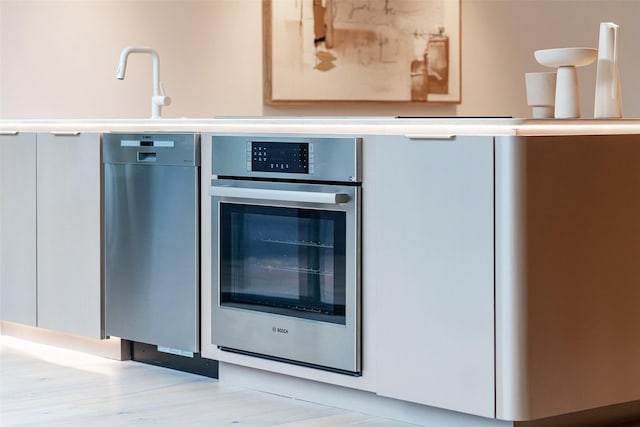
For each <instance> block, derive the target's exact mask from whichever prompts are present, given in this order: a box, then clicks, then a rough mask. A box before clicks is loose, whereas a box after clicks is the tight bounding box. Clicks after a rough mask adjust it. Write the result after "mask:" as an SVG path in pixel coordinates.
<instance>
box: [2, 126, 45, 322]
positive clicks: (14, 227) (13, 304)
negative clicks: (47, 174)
mask: <svg viewBox="0 0 640 427" xmlns="http://www.w3.org/2000/svg"><path fill="white" fill-rule="evenodd" d="M36 277H37V276H36V135H35V133H26V134H25V133H20V134H15V135H0V319H1V320H8V321H11V322H17V323H23V324H26V325H30V326H36V321H37V318H36Z"/></svg>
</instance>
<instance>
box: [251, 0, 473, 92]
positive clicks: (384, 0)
mask: <svg viewBox="0 0 640 427" xmlns="http://www.w3.org/2000/svg"><path fill="white" fill-rule="evenodd" d="M263 18H264V52H265V57H264V59H265V63H264V72H265V88H264V97H265V102H266V103H270V104H277V103H280V102H307V101H397V102H425V103H429V102H451V103H459V102H460V0H263Z"/></svg>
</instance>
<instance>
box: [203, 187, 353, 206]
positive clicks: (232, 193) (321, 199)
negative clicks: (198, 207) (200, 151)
mask: <svg viewBox="0 0 640 427" xmlns="http://www.w3.org/2000/svg"><path fill="white" fill-rule="evenodd" d="M209 195H210V196H218V197H235V198H240V199H257V200H273V201H280V202H304V203H321V204H329V205H337V204H340V203H347V202H348V201H349V200H351V197H350V196H349V195H348V194H345V193H322V192H314V191H290V190H265V189H261V188H238V187H217V186H214V187H209Z"/></svg>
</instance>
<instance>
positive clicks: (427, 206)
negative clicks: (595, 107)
mask: <svg viewBox="0 0 640 427" xmlns="http://www.w3.org/2000/svg"><path fill="white" fill-rule="evenodd" d="M109 131H128V132H131V131H135V132H140V131H149V132H151V131H153V132H158V131H171V132H176V131H185V132H199V133H201V134H202V135H201V138H202V150H203V151H202V160H203V167H202V171H203V172H202V181H201V187H202V188H201V191H202V198H201V222H202V227H201V232H202V234H201V246H202V271H201V283H202V289H201V292H202V298H201V300H202V301H203V302H207V301H212V292H213V290H212V288H211V244H212V242H211V224H210V222H211V203H210V197H209V195H208V193H207V189H208V187H209V184H210V181H211V179H212V175H211V174H210V173H209V171H210V170H211V156H212V155H213V156H215V153H212V152H211V144H210V141H211V138H215V136H216V135H220V134H226V135H229V134H243V135H251V136H265V135H299V136H308V135H315V136H317V135H347V136H353V137H359V138H362V151H363V164H362V167H363V171H362V212H363V213H362V254H361V257H362V266H361V268H362V297H361V298H362V299H361V302H360V303H361V305H362V332H361V333H362V367H363V368H362V375H361V376H359V377H350V376H345V375H341V374H338V373H333V372H326V371H321V370H318V369H313V368H309V367H305V366H297V365H292V364H287V363H282V362H278V361H272V360H266V359H261V358H256V357H251V356H247V355H241V354H233V353H228V352H223V351H220V350H219V349H218V348H217V346H216V345H215V343H212V342H211V339H210V337H211V325H210V309H211V307H210V305H207V304H203V306H202V308H201V310H202V325H201V326H202V328H201V330H202V336H201V346H202V355H203V356H204V357H208V358H211V359H215V360H219V361H220V379H221V381H230V382H237V383H241V384H244V385H250V386H252V387H256V388H260V389H263V390H265V391H270V392H274V393H281V394H285V395H291V396H293V397H296V398H301V399H308V400H312V401H316V402H320V403H326V404H330V405H336V406H343V407H344V406H346V407H348V408H350V409H356V410H361V411H363V412H369V413H375V414H378V415H383V416H388V417H390V418H396V419H401V420H405V421H409V422H414V423H416V424H423V425H431V424H435V425H454V426H455V425H461V426H462V425H465V426H466V425H514V424H516V425H536V424H538V425H561V423H563V422H565V423H571V422H574V423H576V422H578V423H580V422H581V423H582V424H585V423H586V420H588V421H589V422H595V423H598V422H599V423H600V424H602V423H603V422H605V421H604V420H609V421H620V420H626V419H628V418H629V417H633V416H636V415H639V414H640V409H639V406H640V405H638V404H637V403H633V402H637V401H639V400H640V362H638V361H639V360H640V344H638V343H640V340H639V338H640V329H639V328H638V325H640V311H639V310H636V309H635V308H634V307H635V302H636V301H638V300H639V299H640V287H639V286H638V283H639V282H640V266H639V265H638V263H637V262H635V260H636V259H637V258H638V256H640V230H638V225H636V224H637V221H636V219H637V218H638V217H640V201H638V198H637V194H639V193H640V169H639V168H637V164H638V160H640V120H615V121H602V120H597V121H596V120H577V121H559V120H548V121H546V120H545V121H542V120H517V119H502V118H497V119H480V118H478V119H462V118H461V119H426V118H420V119H417V118H416V119H409V118H405V119H402V118H401V119H396V118H380V117H366V118H331V117H327V118H324V117H314V118H303V117H300V118H277V117H272V118H271V117H270V118H238V119H235V118H228V119H225V118H220V119H212V120H189V119H182V120H114V121H110V120H95V121H92V120H86V121H14V122H10V121H2V122H0V135H3V136H0V138H1V139H0V143H2V144H3V145H2V151H0V153H2V157H0V162H1V164H2V178H0V185H1V186H2V189H3V195H4V194H5V188H9V186H12V185H14V182H13V181H12V182H8V181H7V179H6V178H5V176H6V175H5V173H6V171H7V170H12V171H14V172H15V169H9V168H8V167H7V166H6V165H8V164H12V160H10V159H8V158H7V156H6V154H5V151H4V144H6V141H8V140H9V139H10V138H13V137H16V136H19V135H22V136H24V135H25V134H30V133H35V134H36V144H39V143H41V142H40V141H43V140H38V139H37V137H38V136H39V135H40V134H50V133H54V134H58V135H61V136H64V137H66V138H69V137H70V136H73V135H75V134H76V133H80V134H85V133H93V134H100V133H103V132H109ZM16 133H17V134H16ZM34 149H35V148H34ZM29 158H30V157H29ZM92 161H93V162H94V166H96V167H97V168H98V170H99V168H100V165H99V163H98V164H95V162H96V161H95V159H94V160H92ZM30 170H31V171H32V173H36V174H37V173H38V171H37V170H36V169H35V166H34V168H33V169H30ZM49 173H51V172H49ZM16 176H23V178H25V179H26V178H28V176H24V175H16ZM92 185H95V184H92ZM28 188H32V184H29V185H28ZM98 190H99V189H98ZM34 197H35V196H34ZM7 203H8V202H5V199H4V198H3V205H2V206H1V207H0V210H1V211H2V212H3V214H4V212H5V211H6V210H7V209H9V208H10V206H9V205H8V204H7ZM88 203H89V204H90V205H92V206H95V201H91V200H90V201H89V202H88ZM34 205H37V203H34ZM33 209H36V210H37V206H34V207H33ZM94 217H95V218H94V221H93V224H94V225H95V224H96V223H97V224H98V225H99V222H100V218H99V215H97V217H96V215H95V214H94ZM4 218H10V216H7V215H6V214H5V215H3V217H0V221H2V226H3V228H2V229H0V231H2V230H7V229H8V227H9V225H8V224H6V223H5V219H4ZM24 227H26V226H24ZM2 233H3V240H2V241H0V245H6V243H4V242H6V240H5V239H4V233H5V231H2ZM38 244H40V240H38ZM7 250H8V249H7ZM5 253H8V252H5V251H4V246H3V252H2V254H5ZM3 257H4V255H3ZM2 261H3V264H2V267H3V269H4V270H5V271H3V270H0V277H2V282H0V285H1V286H2V292H3V294H2V295H3V296H4V295H5V292H7V291H6V289H8V287H9V286H11V284H9V283H7V282H6V279H5V278H6V277H15V276H7V275H6V268H7V267H5V265H4V259H3V260H2ZM94 285H96V286H98V289H99V286H100V284H99V283H97V284H95V283H94ZM7 295H9V293H7ZM94 298H95V297H94ZM4 300H5V301H7V300H6V298H4ZM98 302H99V301H98ZM4 304H6V302H2V305H0V307H1V309H2V312H1V313H0V317H3V318H4V312H5V308H4V307H5V305H4ZM36 326H38V325H36ZM4 329H5V328H4V327H3V330H4ZM89 335H90V334H89ZM627 402H632V403H627ZM623 404H624V405H623ZM585 411H586V412H585ZM565 414H570V415H565ZM550 417H554V418H550ZM577 420H578V421H577ZM579 420H582V421H579ZM545 422H546V423H552V424H544V423H545Z"/></svg>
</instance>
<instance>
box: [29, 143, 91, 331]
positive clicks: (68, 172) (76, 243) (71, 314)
mask: <svg viewBox="0 0 640 427" xmlns="http://www.w3.org/2000/svg"><path fill="white" fill-rule="evenodd" d="M37 158H38V167H37V169H38V178H37V185H38V197H37V201H38V214H37V224H38V326H39V327H42V328H47V329H53V330H57V331H61V332H66V333H69V334H74V335H81V336H86V337H91V338H102V337H103V330H102V288H101V284H102V281H101V218H100V211H101V209H100V207H101V185H100V183H101V181H100V178H101V167H102V164H101V153H100V135H99V134H96V133H89V134H78V135H53V134H48V133H40V134H38V141H37Z"/></svg>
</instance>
